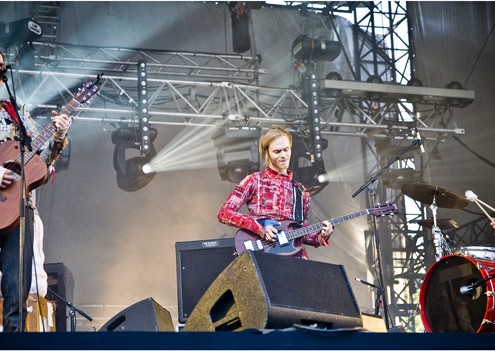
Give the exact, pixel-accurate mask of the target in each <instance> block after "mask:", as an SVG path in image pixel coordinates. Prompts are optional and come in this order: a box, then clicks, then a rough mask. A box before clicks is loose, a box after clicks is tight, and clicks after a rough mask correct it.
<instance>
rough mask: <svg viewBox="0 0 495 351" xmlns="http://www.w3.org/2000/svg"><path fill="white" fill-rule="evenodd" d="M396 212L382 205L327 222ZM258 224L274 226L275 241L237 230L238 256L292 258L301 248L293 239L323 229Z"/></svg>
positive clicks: (267, 221)
mask: <svg viewBox="0 0 495 351" xmlns="http://www.w3.org/2000/svg"><path fill="white" fill-rule="evenodd" d="M397 212H399V210H398V209H397V205H395V204H389V203H387V204H384V205H378V206H375V207H374V208H369V209H366V210H362V211H358V212H354V213H351V214H348V215H345V216H342V217H337V218H332V219H329V220H328V222H330V224H331V225H332V226H335V225H337V224H340V223H344V222H347V221H350V220H352V219H355V218H358V217H361V216H364V215H373V216H385V215H389V214H394V213H397ZM259 223H260V224H262V225H263V226H267V225H270V224H271V225H273V226H275V228H277V230H278V234H277V240H276V241H270V240H265V239H261V238H260V237H259V235H257V234H255V233H253V232H251V231H249V230H246V229H239V230H238V231H237V233H236V234H235V239H234V242H235V248H236V250H237V253H238V254H239V255H240V254H242V253H243V252H244V251H245V250H250V251H264V252H267V253H273V254H277V255H285V256H294V255H296V254H297V253H298V252H299V251H301V249H302V246H295V245H294V240H295V239H297V238H302V237H303V236H306V235H308V234H311V233H317V232H319V231H320V230H321V229H322V228H323V223H322V222H320V223H316V224H312V225H309V226H307V227H300V226H299V225H298V224H297V223H296V222H294V221H282V222H277V221H274V220H272V219H261V220H260V221H259Z"/></svg>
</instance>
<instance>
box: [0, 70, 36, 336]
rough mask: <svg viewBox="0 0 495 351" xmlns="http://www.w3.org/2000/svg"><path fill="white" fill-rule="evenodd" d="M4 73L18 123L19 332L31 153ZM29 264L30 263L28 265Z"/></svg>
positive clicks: (21, 316) (21, 315)
mask: <svg viewBox="0 0 495 351" xmlns="http://www.w3.org/2000/svg"><path fill="white" fill-rule="evenodd" d="M5 74H6V72H4V73H2V76H1V79H2V81H3V82H4V83H5V87H6V88H7V93H8V95H9V100H10V102H11V103H12V106H13V107H14V111H15V114H16V117H17V120H18V121H19V145H20V148H19V152H20V160H21V164H20V165H19V166H20V173H21V174H20V179H21V187H20V191H21V194H20V202H19V213H20V216H19V273H18V279H19V280H18V282H19V290H18V292H17V293H18V303H19V305H18V308H19V326H18V328H19V331H21V332H22V331H24V318H23V313H22V312H23V308H24V304H25V301H24V296H23V295H24V294H23V291H24V277H23V275H24V242H25V240H26V239H25V233H26V202H27V201H26V198H27V193H26V175H25V172H24V162H25V161H24V160H25V155H24V154H25V148H26V147H27V148H28V150H29V151H32V148H31V138H30V137H28V135H27V133H26V128H25V126H24V123H23V121H22V119H21V116H20V114H19V109H18V107H17V103H16V100H15V97H14V95H13V94H12V92H11V90H10V87H9V85H8V83H7V82H8V78H7V76H6V75H5ZM30 264H31V263H30Z"/></svg>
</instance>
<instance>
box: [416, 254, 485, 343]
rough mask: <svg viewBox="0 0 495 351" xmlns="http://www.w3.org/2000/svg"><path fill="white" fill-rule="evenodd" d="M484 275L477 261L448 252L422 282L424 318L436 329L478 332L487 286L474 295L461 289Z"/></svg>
mask: <svg viewBox="0 0 495 351" xmlns="http://www.w3.org/2000/svg"><path fill="white" fill-rule="evenodd" d="M481 279H483V276H482V274H481V273H480V271H479V270H478V268H477V266H476V264H475V262H474V261H473V260H472V259H470V258H467V257H463V256H456V255H452V256H446V257H444V258H442V259H441V260H440V261H438V262H436V263H435V264H434V265H433V266H432V267H431V268H430V270H429V271H428V272H427V275H426V279H425V281H424V282H423V285H422V286H421V294H420V300H421V305H422V308H421V318H422V320H423V323H424V324H425V327H426V329H427V330H429V331H432V332H473V333H474V332H477V331H478V329H479V328H480V326H481V324H482V322H483V318H484V315H485V311H486V306H487V297H486V294H485V291H486V287H485V286H484V285H483V286H480V287H478V288H476V289H475V290H474V291H473V294H472V296H464V295H463V294H461V292H460V288H461V286H463V285H467V284H472V283H474V282H477V281H478V280H481Z"/></svg>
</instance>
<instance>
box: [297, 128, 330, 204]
mask: <svg viewBox="0 0 495 351" xmlns="http://www.w3.org/2000/svg"><path fill="white" fill-rule="evenodd" d="M308 144H309V139H308V138H302V137H300V136H293V138H292V156H291V164H290V169H292V171H293V172H294V179H295V180H296V181H298V182H301V183H302V184H303V185H304V187H305V188H306V189H307V190H308V192H309V193H310V195H315V194H317V193H319V192H320V191H321V190H322V189H323V188H324V187H325V186H327V185H328V183H329V181H328V179H327V177H325V175H326V173H327V172H326V171H325V164H324V162H323V160H322V159H315V157H314V155H312V153H311V151H310V150H308ZM327 147H328V140H326V139H321V151H323V150H325V149H326V148H327Z"/></svg>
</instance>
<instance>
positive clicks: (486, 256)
mask: <svg viewBox="0 0 495 351" xmlns="http://www.w3.org/2000/svg"><path fill="white" fill-rule="evenodd" d="M461 252H462V253H464V254H466V255H468V256H471V257H474V258H478V259H481V260H490V261H494V260H495V247H488V246H464V247H461Z"/></svg>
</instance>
